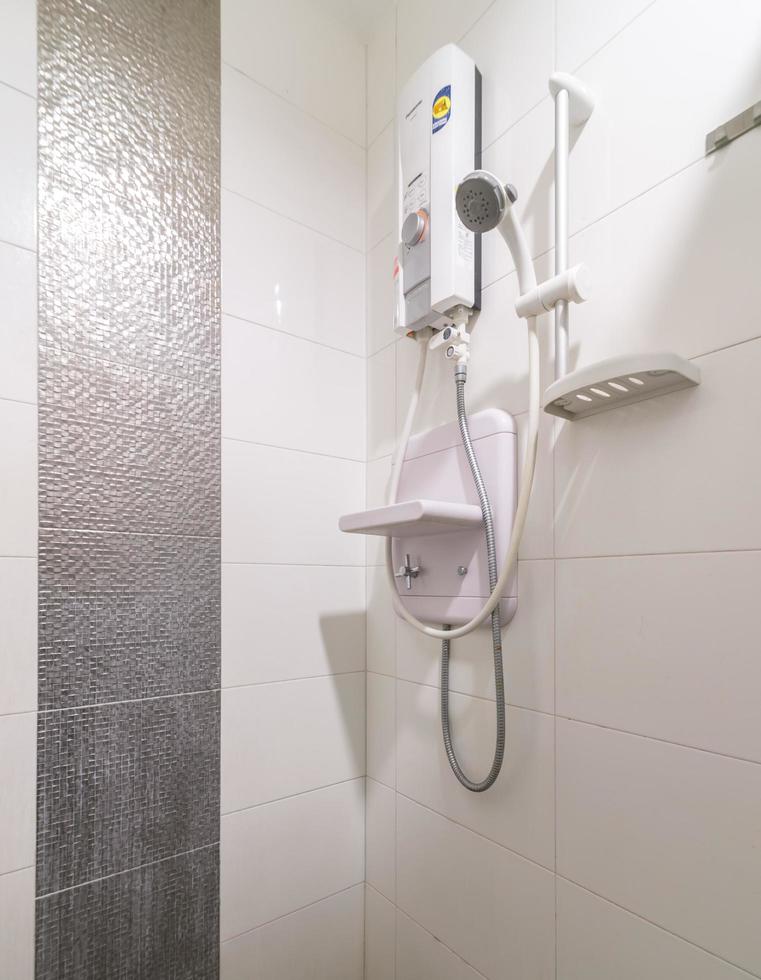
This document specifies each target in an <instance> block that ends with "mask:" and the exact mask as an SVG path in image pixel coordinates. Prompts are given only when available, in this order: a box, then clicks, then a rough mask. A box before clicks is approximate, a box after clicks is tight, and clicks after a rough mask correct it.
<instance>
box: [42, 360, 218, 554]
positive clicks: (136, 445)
mask: <svg viewBox="0 0 761 980" xmlns="http://www.w3.org/2000/svg"><path fill="white" fill-rule="evenodd" d="M42 354H43V356H42V358H41V362H40V379H39V396H40V406H39V413H40V415H39V417H40V435H39V440H40V450H39V451H40V524H41V525H42V526H43V527H76V528H98V529H99V530H104V531H142V532H149V533H170V534H171V533H175V534H193V535H199V534H213V535H218V534H219V533H220V510H221V504H220V494H221V489H220V486H221V485H220V479H221V477H220V444H219V440H220V435H219V432H220V395H219V388H218V387H217V386H215V387H212V388H208V387H201V386H200V385H198V384H196V383H195V382H193V381H189V380H187V379H181V378H176V377H173V376H172V375H166V374H152V373H149V372H147V371H144V370H141V369H138V368H131V367H125V366H122V365H119V364H115V363H114V362H112V361H106V360H102V359H95V358H83V357H79V356H77V355H70V354H62V355H61V356H60V357H59V358H58V359H57V360H55V361H53V360H52V359H48V358H46V357H45V351H44V349H43V351H42Z"/></svg>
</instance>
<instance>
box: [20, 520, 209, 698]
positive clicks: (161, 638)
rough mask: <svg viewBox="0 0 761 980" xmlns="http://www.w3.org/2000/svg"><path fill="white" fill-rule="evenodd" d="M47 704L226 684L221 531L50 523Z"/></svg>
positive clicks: (45, 557) (42, 634) (43, 645)
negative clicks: (186, 533)
mask: <svg viewBox="0 0 761 980" xmlns="http://www.w3.org/2000/svg"><path fill="white" fill-rule="evenodd" d="M38 657H39V685H38V686H39V706H40V708H41V709H42V710H45V709H50V708H67V707H77V706H80V705H88V704H97V703H99V702H103V701H127V700H134V699H137V698H145V697H160V696H162V695H166V694H179V693H181V692H184V691H185V692H187V691H204V690H210V689H215V688H218V687H219V686H220V541H219V539H218V538H190V537H177V536H166V535H149V534H111V533H102V532H98V531H90V532H83V531H66V530H61V529H52V530H43V531H42V532H41V533H40V548H39V644H38Z"/></svg>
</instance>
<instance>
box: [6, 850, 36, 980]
mask: <svg viewBox="0 0 761 980" xmlns="http://www.w3.org/2000/svg"><path fill="white" fill-rule="evenodd" d="M34 916H35V902H34V868H25V869H24V870H23V871H15V872H13V873H12V874H4V875H0V922H1V923H2V928H0V959H1V960H2V964H3V971H4V973H5V975H6V976H7V977H9V978H10V977H13V980H34Z"/></svg>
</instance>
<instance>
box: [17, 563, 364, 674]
mask: <svg viewBox="0 0 761 980" xmlns="http://www.w3.org/2000/svg"><path fill="white" fill-rule="evenodd" d="M0 575H2V565H1V564H0ZM0 602H2V599H0ZM364 669H365V571H364V569H363V568H360V567H357V566H354V567H341V566H338V565H336V566H328V565H323V566H319V565H223V566H222V686H223V687H236V686H238V685H241V684H263V683H267V682H269V681H283V680H293V679H295V678H299V677H316V676H320V675H323V674H343V673H347V672H349V671H354V670H364Z"/></svg>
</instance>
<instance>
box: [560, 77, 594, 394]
mask: <svg viewBox="0 0 761 980" xmlns="http://www.w3.org/2000/svg"><path fill="white" fill-rule="evenodd" d="M550 92H551V93H552V96H553V98H554V99H555V274H556V275H558V274H560V273H563V272H565V271H566V269H567V268H568V158H569V148H570V129H571V126H572V125H575V126H580V125H583V123H585V122H586V121H587V119H589V117H590V116H591V115H592V110H593V109H594V99H593V98H592V96H591V94H590V93H589V92H588V91H587V89H586V88H585V87H584V86H583V85H582V84H581V82H579V81H578V80H577V79H576V78H574V77H573V75H568V74H566V73H565V72H556V73H555V74H554V75H552V76H551V77H550ZM567 373H568V301H567V300H565V299H562V300H559V301H558V302H557V303H556V304H555V379H556V380H558V379H560V378H562V377H564V376H565V375H566V374H567Z"/></svg>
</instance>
